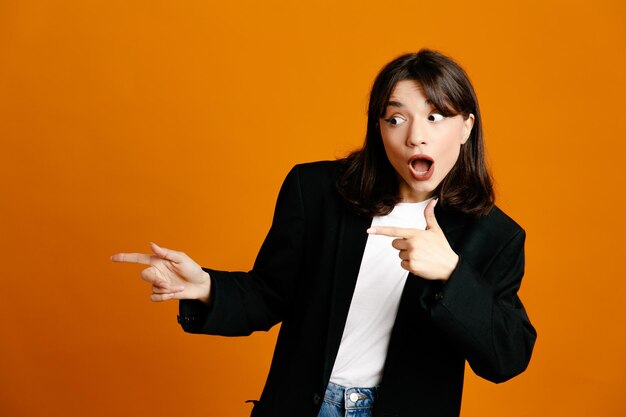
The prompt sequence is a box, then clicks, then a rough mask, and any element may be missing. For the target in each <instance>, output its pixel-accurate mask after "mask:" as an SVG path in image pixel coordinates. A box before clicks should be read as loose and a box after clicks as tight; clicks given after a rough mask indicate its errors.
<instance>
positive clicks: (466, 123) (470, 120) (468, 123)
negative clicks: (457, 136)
mask: <svg viewBox="0 0 626 417" xmlns="http://www.w3.org/2000/svg"><path fill="white" fill-rule="evenodd" d="M472 127H474V115H473V114H472V113H470V114H469V115H468V116H467V119H465V120H463V140H462V141H461V145H464V144H465V142H467V140H468V139H469V137H470V133H472Z"/></svg>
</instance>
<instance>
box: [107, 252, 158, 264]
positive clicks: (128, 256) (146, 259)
mask: <svg viewBox="0 0 626 417" xmlns="http://www.w3.org/2000/svg"><path fill="white" fill-rule="evenodd" d="M151 258H152V255H147V254H145V253H116V254H115V255H113V256H111V260H112V261H113V262H130V263H136V264H145V265H150V264H151Z"/></svg>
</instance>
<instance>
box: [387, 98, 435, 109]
mask: <svg viewBox="0 0 626 417" xmlns="http://www.w3.org/2000/svg"><path fill="white" fill-rule="evenodd" d="M424 104H426V105H428V106H430V105H432V104H433V103H432V101H430V100H429V99H426V100H424ZM387 106H390V107H404V104H402V103H400V102H399V101H395V100H389V101H388V102H387Z"/></svg>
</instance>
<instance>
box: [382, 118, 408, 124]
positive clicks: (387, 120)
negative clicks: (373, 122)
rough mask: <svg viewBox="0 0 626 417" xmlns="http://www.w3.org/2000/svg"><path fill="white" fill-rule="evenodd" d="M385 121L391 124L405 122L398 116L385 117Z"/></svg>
mask: <svg viewBox="0 0 626 417" xmlns="http://www.w3.org/2000/svg"><path fill="white" fill-rule="evenodd" d="M385 121H386V122H387V123H389V124H390V125H391V126H398V125H401V124H402V123H404V122H405V120H404V119H403V118H402V117H399V116H393V117H390V118H389V119H385Z"/></svg>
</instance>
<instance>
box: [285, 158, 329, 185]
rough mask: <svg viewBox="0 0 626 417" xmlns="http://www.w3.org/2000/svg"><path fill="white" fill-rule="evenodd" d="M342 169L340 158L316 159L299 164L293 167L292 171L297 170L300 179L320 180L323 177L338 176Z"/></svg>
mask: <svg viewBox="0 0 626 417" xmlns="http://www.w3.org/2000/svg"><path fill="white" fill-rule="evenodd" d="M340 169H341V161H340V160H334V161H315V162H305V163H301V164H297V165H295V166H294V167H293V168H292V172H293V171H295V172H296V173H297V175H298V176H299V177H300V179H307V180H308V179H315V180H320V179H322V178H329V179H334V178H336V176H337V175H338V174H339V172H340Z"/></svg>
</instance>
